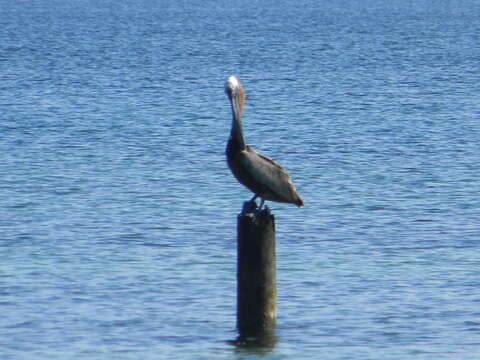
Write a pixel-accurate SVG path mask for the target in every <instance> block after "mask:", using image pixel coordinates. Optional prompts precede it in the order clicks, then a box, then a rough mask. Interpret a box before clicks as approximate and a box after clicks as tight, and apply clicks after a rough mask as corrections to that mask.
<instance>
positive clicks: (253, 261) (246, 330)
mask: <svg viewBox="0 0 480 360" xmlns="http://www.w3.org/2000/svg"><path fill="white" fill-rule="evenodd" d="M253 204H254V203H251V202H246V203H244V206H243V211H242V213H241V214H240V215H239V216H238V223H237V232H238V238H237V254H238V258H237V328H238V330H239V332H240V335H247V336H248V335H255V334H261V333H263V332H265V331H267V332H268V331H269V330H272V329H273V328H274V327H275V321H276V317H277V286H276V259H275V218H274V216H273V215H272V214H271V213H270V210H269V209H268V208H266V209H264V210H261V211H258V210H257V209H256V205H253Z"/></svg>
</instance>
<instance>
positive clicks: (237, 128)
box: [229, 90, 246, 149]
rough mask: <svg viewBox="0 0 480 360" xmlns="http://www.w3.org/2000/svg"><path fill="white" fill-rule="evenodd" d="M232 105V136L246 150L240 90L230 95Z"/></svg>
mask: <svg viewBox="0 0 480 360" xmlns="http://www.w3.org/2000/svg"><path fill="white" fill-rule="evenodd" d="M229 98H230V103H231V105H232V115H233V119H232V136H233V137H234V138H235V139H236V140H237V141H238V144H239V146H240V148H241V149H245V146H246V144H245V138H244V137H243V127H242V115H243V108H242V103H241V99H240V93H239V92H238V90H236V91H233V92H232V93H229Z"/></svg>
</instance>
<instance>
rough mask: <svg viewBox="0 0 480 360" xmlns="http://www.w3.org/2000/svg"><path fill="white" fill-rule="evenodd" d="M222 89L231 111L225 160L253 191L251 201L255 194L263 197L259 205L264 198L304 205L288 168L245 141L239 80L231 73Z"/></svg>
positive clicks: (242, 95) (243, 97) (243, 100)
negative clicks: (231, 116)
mask: <svg viewBox="0 0 480 360" xmlns="http://www.w3.org/2000/svg"><path fill="white" fill-rule="evenodd" d="M225 92H226V93H227V95H228V98H229V99H230V104H231V106H232V115H233V118H232V129H231V131H230V138H229V139H228V143H227V163H228V166H229V167H230V170H231V171H232V173H233V175H234V176H235V178H236V179H237V180H238V181H239V182H240V183H241V184H243V185H245V186H246V187H247V188H248V189H250V190H251V191H252V192H253V193H254V194H255V196H254V197H253V199H252V201H254V200H255V199H256V198H257V197H260V198H261V199H262V203H261V205H260V207H262V205H263V202H264V201H265V200H271V201H277V202H283V203H291V204H295V205H297V206H303V200H302V198H301V197H300V195H299V194H298V192H297V190H296V189H295V185H293V183H292V180H291V179H290V176H289V175H288V172H287V170H285V169H284V168H283V167H282V166H280V164H278V163H277V162H275V161H273V160H272V159H270V158H268V157H266V156H263V155H262V154H260V153H258V152H257V151H256V150H255V149H254V148H253V147H251V146H249V145H246V144H245V138H244V136H243V128H242V115H243V105H244V103H245V93H244V90H243V86H242V83H241V82H240V80H239V79H238V78H237V77H235V76H230V77H229V78H228V79H227V83H226V85H225Z"/></svg>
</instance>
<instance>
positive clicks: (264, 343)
mask: <svg viewBox="0 0 480 360" xmlns="http://www.w3.org/2000/svg"><path fill="white" fill-rule="evenodd" d="M277 342H278V336H277V335H276V334H275V326H271V327H268V328H263V329H258V330H249V331H239V335H238V337H237V338H236V339H235V340H231V341H228V343H229V344H231V345H233V346H235V348H234V352H235V353H239V354H240V353H252V354H258V355H265V354H268V353H270V352H271V351H272V350H273V349H274V348H275V346H276V345H277Z"/></svg>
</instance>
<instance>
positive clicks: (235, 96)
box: [225, 75, 245, 117]
mask: <svg viewBox="0 0 480 360" xmlns="http://www.w3.org/2000/svg"><path fill="white" fill-rule="evenodd" d="M225 92H226V93H227V95H228V98H229V99H230V103H231V104H232V110H233V112H234V115H235V116H238V117H241V116H242V113H243V105H244V104H245V92H244V91H243V85H242V83H241V82H240V80H239V79H238V78H237V77H236V76H235V75H231V76H229V77H228V79H227V82H226V84H225Z"/></svg>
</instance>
